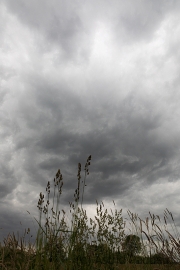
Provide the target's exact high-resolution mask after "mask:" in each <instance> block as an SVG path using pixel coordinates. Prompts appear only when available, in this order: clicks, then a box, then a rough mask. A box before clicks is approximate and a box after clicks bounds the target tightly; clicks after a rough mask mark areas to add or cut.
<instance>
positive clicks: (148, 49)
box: [0, 0, 180, 241]
mask: <svg viewBox="0 0 180 270" xmlns="http://www.w3.org/2000/svg"><path fill="white" fill-rule="evenodd" d="M179 16H180V1H178V0H163V1H161V0H159V1H156V0H144V1H143V0H141V1H140V0H136V1H134V0H126V1H123V0H117V1H115V0H111V1H110V0H109V1H108V0H96V1H94V0H89V1H80V0H73V1H72V0H71V1H70V0H66V1H58V0H53V1H48V0H39V1H35V0H32V1H24V0H16V1H14V0H1V1H0V18H1V23H0V149H1V150H0V209H1V215H0V227H1V228H2V229H1V230H0V240H1V241H2V239H3V237H4V236H5V235H7V233H8V232H14V233H16V232H17V231H20V232H21V229H22V228H24V227H26V228H27V227H30V228H31V229H32V231H33V230H34V226H35V224H36V223H35V222H33V217H34V216H36V217H38V209H37V202H38V199H39V193H40V192H43V193H45V188H46V184H47V182H48V181H52V180H53V178H54V176H55V174H56V172H57V170H58V169H59V168H60V169H61V172H62V174H63V181H64V186H63V194H62V200H61V206H60V208H61V207H62V208H66V207H67V206H68V202H69V201H73V194H74V190H75V188H76V187H77V176H76V175H77V170H78V162H80V163H82V169H83V168H84V164H85V162H86V159H87V157H88V156H89V155H92V162H91V165H90V168H89V171H90V175H89V176H88V178H87V187H86V189H85V194H84V207H85V208H86V209H88V211H89V212H88V213H89V215H90V216H92V215H93V213H95V211H96V199H97V200H98V201H99V202H100V201H103V202H104V204H105V205H106V206H107V208H108V207H109V206H110V205H111V202H112V200H114V201H115V203H116V209H121V208H122V209H123V214H126V211H127V209H130V210H131V211H132V212H133V213H137V214H138V215H139V216H140V217H142V218H143V217H146V216H148V212H149V211H151V213H154V214H159V215H162V214H163V211H164V210H165V209H166V208H168V209H169V211H171V212H172V214H173V216H174V219H175V222H176V224H177V225H180V215H179V204H180V199H179V194H180V177H179V175H180V174H179V173H180V167H179V166H180V165H179V164H180V124H179V123H180V122H179V121H180V120H179V119H180V91H179V85H180V75H179V74H180V46H179V44H180V20H179ZM27 211H29V212H30V213H31V216H29V214H28V213H27ZM20 222H21V223H22V225H21V224H20Z"/></svg>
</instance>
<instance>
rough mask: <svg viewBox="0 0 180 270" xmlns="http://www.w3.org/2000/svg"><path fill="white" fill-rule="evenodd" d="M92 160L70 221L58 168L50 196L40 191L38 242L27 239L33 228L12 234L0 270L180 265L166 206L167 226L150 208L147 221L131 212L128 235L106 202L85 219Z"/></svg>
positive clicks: (1, 249) (1, 248) (0, 258)
mask: <svg viewBox="0 0 180 270" xmlns="http://www.w3.org/2000/svg"><path fill="white" fill-rule="evenodd" d="M90 162H91V156H89V157H88V159H87V161H86V163H85V167H84V178H83V180H81V178H82V177H81V164H80V163H79V164H78V173H77V180H78V181H77V188H76V190H75V193H74V202H69V206H70V210H69V211H70V215H71V222H70V224H67V222H66V216H67V214H66V212H65V211H64V210H63V209H60V199H61V194H62V187H63V177H62V174H61V171H60V169H59V170H58V171H57V173H56V175H55V178H54V180H53V183H52V184H53V185H52V184H51V183H50V182H48V183H47V186H46V195H44V194H43V193H42V192H41V193H40V194H39V200H38V204H37V208H38V211H39V219H38V220H37V219H36V218H35V220H36V222H37V223H38V232H37V237H36V242H35V243H34V244H33V245H32V244H30V242H29V243H28V244H27V243H26V242H25V240H24V239H25V235H29V234H30V229H29V228H28V230H27V231H25V235H24V236H23V237H22V238H21V239H19V238H17V237H16V236H15V235H14V233H13V235H9V236H8V238H7V239H4V246H0V269H8V270H9V269H13V270H15V269H23V270H26V269H27V270H30V269H31V270H39V269H43V270H47V269H48V270H55V269H66V270H76V269H87V270H90V269H108V270H109V269H110V270H111V269H129V270H130V269H137V270H138V269H139V270H140V269H143V270H145V269H149V270H150V269H153V270H155V269H178V268H176V267H179V260H180V241H179V235H178V232H177V228H176V226H175V223H173V225H172V224H171V226H172V227H171V229H173V230H174V229H175V230H174V232H175V237H174V236H173V235H172V234H171V233H170V232H169V230H168V224H169V223H168V214H169V216H170V217H171V219H172V220H173V222H174V219H173V216H172V214H171V213H170V212H169V211H168V209H166V210H165V212H164V222H165V225H164V226H162V225H161V224H160V223H161V220H160V218H159V216H155V215H151V213H150V212H149V214H150V218H149V217H148V218H146V219H145V221H143V220H142V219H141V218H139V217H138V215H137V214H133V213H131V212H130V211H128V216H129V219H128V221H129V222H130V223H129V224H130V226H131V229H129V231H130V233H129V234H127V233H125V229H126V226H127V222H125V219H123V217H122V209H120V210H119V211H118V210H116V209H115V210H114V211H113V210H112V209H110V211H108V210H107V209H106V208H105V206H104V204H103V202H98V201H96V204H97V207H96V216H95V218H94V219H92V218H88V217H87V213H86V211H85V210H84V209H83V199H84V192H85V186H86V178H87V176H88V175H89V166H90ZM51 193H52V194H51ZM113 203H114V201H113ZM114 206H115V203H114Z"/></svg>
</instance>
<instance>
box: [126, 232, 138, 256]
mask: <svg viewBox="0 0 180 270" xmlns="http://www.w3.org/2000/svg"><path fill="white" fill-rule="evenodd" d="M122 248H123V251H124V252H125V253H126V254H127V255H128V256H129V257H130V258H132V257H133V256H135V255H137V254H139V253H140V252H141V241H140V238H139V236H137V235H133V234H130V235H127V236H126V239H125V241H124V243H123V244H122Z"/></svg>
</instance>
